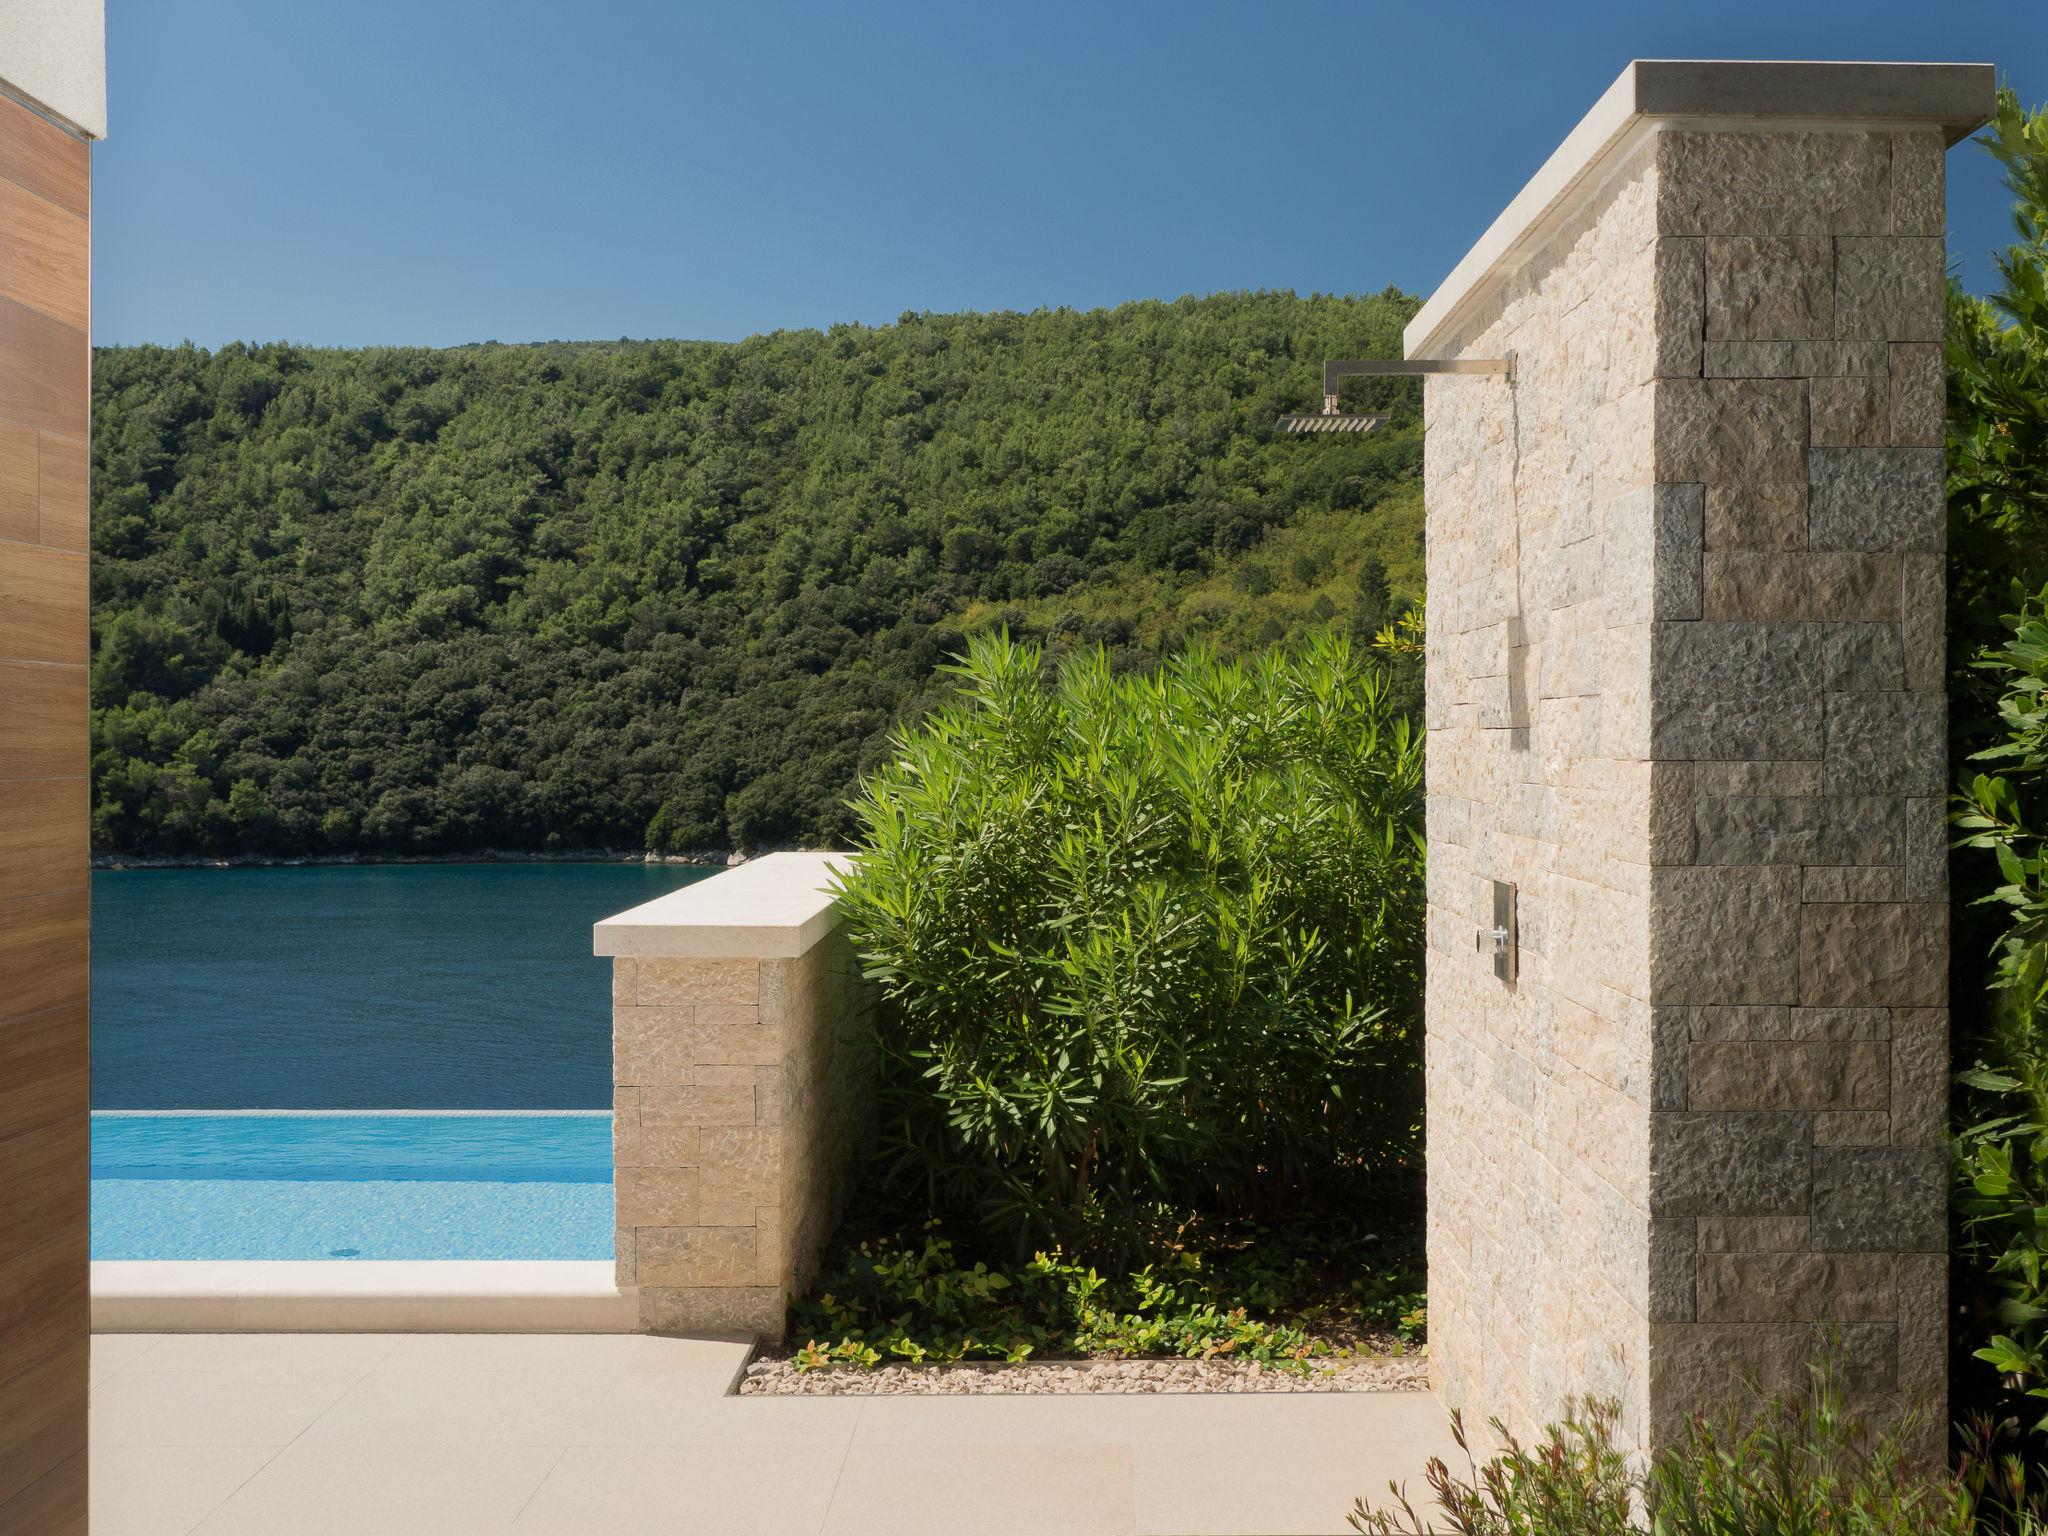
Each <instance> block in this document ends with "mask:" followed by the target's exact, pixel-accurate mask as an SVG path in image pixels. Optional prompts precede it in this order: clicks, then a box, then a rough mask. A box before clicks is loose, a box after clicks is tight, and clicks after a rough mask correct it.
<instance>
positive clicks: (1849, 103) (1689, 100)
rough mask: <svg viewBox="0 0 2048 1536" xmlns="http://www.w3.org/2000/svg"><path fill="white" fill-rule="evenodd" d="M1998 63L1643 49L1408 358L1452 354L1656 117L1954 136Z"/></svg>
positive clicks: (1443, 290) (1987, 104) (1431, 314)
mask: <svg viewBox="0 0 2048 1536" xmlns="http://www.w3.org/2000/svg"><path fill="white" fill-rule="evenodd" d="M1997 87H1998V71H1997V67H1996V66H1995V65H1991V64H1878V63H1826V62H1807V61H1772V60H1760V59H1636V60H1634V61H1633V62H1632V63H1630V65H1629V66H1628V68H1626V69H1624V70H1623V71H1622V72H1621V77H1620V78H1619V79H1617V80H1616V81H1615V82H1614V84H1613V85H1611V86H1609V87H1608V88H1607V91H1606V93H1605V94H1604V95H1602V96H1601V98H1600V99H1599V100H1598V101H1597V102H1595V103H1594V104H1593V109H1592V111H1590V112H1588V113H1587V114H1586V115H1585V116H1584V117H1583V118H1581V119H1580V120H1579V125H1578V126H1577V127H1576V128H1574V129H1573V130H1572V131H1571V132H1570V133H1569V134H1567V135H1566V136H1565V141H1564V142H1563V143H1562V144H1560V145H1559V146H1558V147H1557V149H1556V150H1555V151H1554V152H1553V153H1552V154H1551V156H1550V158H1549V159H1548V160H1546V161H1544V162H1543V165H1542V168H1541V169H1540V170H1538V171H1537V172H1536V174H1535V175H1534V176H1532V177H1530V178H1529V182H1528V185H1526V186H1524V187H1523V188H1522V190H1521V191H1520V192H1518V193H1517V194H1515V198H1514V201H1512V202H1511V203H1509V204H1508V205H1507V207H1506V208H1505V209H1503V210H1502V211H1501V215H1500V217H1499V218H1497V219H1495V220H1494V221H1493V223H1492V224H1491V225H1490V226H1489V227H1488V228H1487V231H1486V233H1485V234H1483V235H1481V236H1480V237H1479V241H1478V243H1477V244H1475V245H1474V246H1473V247H1472V249H1471V250H1469V251H1467V252H1466V253H1465V255H1464V258H1463V259H1462V260H1461V261H1459V263H1458V264H1457V265H1456V266H1455V267H1453V268H1452V269H1451V274H1450V276H1449V277H1447V278H1445V279H1444V280H1443V282H1442V284H1441V285H1439V286H1438V288H1437V290H1436V292H1435V293H1433V294H1431V295H1430V296H1429V302H1428V303H1426V304H1424V305H1423V306H1422V308H1421V309H1420V310H1418V311H1417V312H1416V315H1415V318H1414V319H1413V320H1411V321H1409V322H1408V327H1407V329H1406V330H1405V331H1404V332H1403V333H1402V338H1401V339H1402V343H1403V348H1404V351H1405V352H1406V354H1407V356H1409V357H1411V358H1422V357H1436V356H1440V355H1447V354H1446V353H1445V352H1444V351H1442V350H1440V349H1442V348H1443V346H1444V343H1445V342H1446V340H1447V339H1448V338H1449V337H1450V335H1451V333H1452V331H1453V328H1454V324H1455V322H1456V321H1457V320H1458V318H1459V317H1460V315H1461V314H1462V313H1463V312H1464V311H1465V310H1466V309H1467V308H1469V307H1470V306H1471V305H1473V304H1475V303H1477V302H1478V301H1480V300H1481V299H1483V298H1485V297H1486V296H1487V295H1488V294H1489V293H1490V292H1491V291H1492V290H1493V289H1494V288H1495V287H1496V286H1497V285H1498V284H1499V283H1501V282H1503V281H1505V280H1506V279H1507V278H1509V277H1511V276H1512V275H1513V274H1514V273H1515V272H1516V271H1517V270H1519V269H1520V267H1521V265H1522V263H1523V262H1524V261H1525V260H1527V259H1528V257H1529V256H1530V255H1532V254H1533V253H1534V252H1535V251H1536V250H1537V249H1538V248H1539V247H1540V246H1541V245H1542V243H1543V240H1544V239H1545V237H1546V236H1547V235H1548V234H1549V233H1550V231H1552V230H1554V229H1555V228H1557V226H1558V225H1559V224H1560V223H1562V222H1563V220H1565V219H1566V218H1568V217H1570V215H1571V214H1572V212H1573V211H1574V210H1575V209H1577V208H1578V207H1579V206H1581V204H1582V203H1583V202H1584V201H1585V199H1587V198H1589V197H1590V196H1592V194H1593V193H1594V192H1595V191H1596V190H1597V189H1598V188H1599V186H1600V185H1601V182H1602V180H1603V176H1602V172H1603V170H1605V169H1606V168H1608V167H1610V166H1612V165H1615V164H1618V163H1619V160H1620V157H1621V155H1622V154H1623V153H1625V152H1626V151H1627V150H1628V149H1631V148H1633V147H1634V145H1635V144H1636V143H1637V142H1638V141H1639V140H1640V138H1641V137H1642V136H1643V134H1644V133H1645V132H1646V131H1648V130H1652V129H1654V128H1655V127H1656V126H1658V125H1660V124H1698V125H1699V126H1702V127H1732V126H1736V125H1738V124H1740V123H1742V122H1754V123H1767V124H1771V125H1774V126H1777V125H1782V126H1786V127H1794V126H1799V125H1801V124H1811V125H1823V124H1824V125H1828V126H1832V127H1863V128H1902V127H1915V126H1918V127H1930V126H1931V127H1938V128H1940V129H1941V130H1942V132H1943V134H1944V135H1945V136H1946V138H1947V141H1948V142H1949V143H1950V144H1954V143H1956V142H1957V141H1958V140H1960V139H1963V138H1965V137H1967V136H1968V135H1970V134H1971V133H1974V132H1975V131H1976V130H1977V129H1978V128H1979V127H1980V126H1981V125H1982V124H1983V123H1984V122H1985V121H1986V120H1988V119H1989V118H1990V116H1991V112H1992V106H1993V103H1994V100H1995V98H1996V93H1997Z"/></svg>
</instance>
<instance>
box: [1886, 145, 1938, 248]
mask: <svg viewBox="0 0 2048 1536" xmlns="http://www.w3.org/2000/svg"><path fill="white" fill-rule="evenodd" d="M1891 140H1892V233H1893V234H1895V235H1941V234H1943V233H1945V232H1946V228H1947V225H1946V220H1945V215H1946V213H1947V206H1946V190H1947V188H1946V177H1945V175H1944V174H1943V173H1944V172H1945V170H1946V169H1947V164H1946V155H1945V151H1946V148H1947V146H1946V145H1945V144H1944V143H1943V142H1942V134H1941V130H1940V129H1938V128H1911V129H1906V130H1904V131H1902V132H1898V133H1894V134H1893V135H1892V136H1891Z"/></svg>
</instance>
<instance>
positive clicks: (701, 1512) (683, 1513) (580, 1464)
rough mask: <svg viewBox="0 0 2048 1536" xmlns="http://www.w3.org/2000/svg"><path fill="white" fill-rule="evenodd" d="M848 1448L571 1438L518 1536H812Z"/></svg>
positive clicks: (529, 1507)
mask: <svg viewBox="0 0 2048 1536" xmlns="http://www.w3.org/2000/svg"><path fill="white" fill-rule="evenodd" d="M844 1459H845V1453H844V1452H843V1451H840V1450H837V1449H834V1448H830V1447H825V1448H813V1449H797V1448H791V1447H787V1446H718V1447H712V1446H689V1447H677V1446H660V1447H646V1446H642V1447H628V1446H573V1447H571V1448H570V1449H569V1450H568V1451H566V1452H564V1453H563V1456H562V1459H561V1460H560V1461H559V1462H557V1463H556V1464H555V1468H554V1470H553V1471H552V1472H550V1473H549V1474H548V1475H547V1478H546V1480H545V1481H543V1482H542V1483H541V1485H540V1488H539V1491H537V1492H536V1493H535V1494H534V1496H533V1498H532V1500H531V1501H530V1502H529V1503H528V1504H527V1506H526V1508H525V1510H524V1511H523V1512H522V1513H521V1514H520V1516H519V1521H518V1524H516V1525H515V1526H514V1527H513V1530H514V1531H516V1532H519V1533H521V1536H661V1533H665V1532H675V1533H678V1536H680V1533H684V1532H688V1533H691V1536H696V1533H700V1532H701V1533H703V1536H755V1533H759V1536H813V1533H815V1532H816V1531H817V1529H818V1527H819V1526H820V1525H821V1524H822V1523H823V1521H824V1518H825V1506H826V1503H827V1502H828V1501H829V1500H830V1499H831V1497H832V1488H833V1484H834V1483H835V1482H836V1481H837V1479H838V1476H839V1466H840V1463H841V1461H843V1460H844Z"/></svg>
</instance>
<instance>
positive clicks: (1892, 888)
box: [1799, 818, 1906, 902]
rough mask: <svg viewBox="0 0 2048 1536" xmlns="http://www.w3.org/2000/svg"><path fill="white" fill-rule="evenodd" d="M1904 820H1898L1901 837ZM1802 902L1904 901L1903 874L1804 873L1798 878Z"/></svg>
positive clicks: (1863, 870)
mask: <svg viewBox="0 0 2048 1536" xmlns="http://www.w3.org/2000/svg"><path fill="white" fill-rule="evenodd" d="M1904 825H1905V823H1904V819H1903V818H1901V819H1900V831H1901V835H1902V837H1903V833H1904ZM1799 899H1800V900H1801V901H1802V902H1808V901H1811V902H1833V901H1904V900H1905V899H1906V872H1905V871H1904V870H1903V869H1899V868H1882V867H1877V868H1869V867H1863V866H1853V865H1850V866H1834V867H1823V868H1812V869H1804V870H1801V871H1800V875H1799Z"/></svg>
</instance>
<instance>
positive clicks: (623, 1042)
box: [612, 1005, 696, 1087]
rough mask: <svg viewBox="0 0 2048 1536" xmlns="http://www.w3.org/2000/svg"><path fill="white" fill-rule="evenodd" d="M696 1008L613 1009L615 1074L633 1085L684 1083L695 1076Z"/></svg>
mask: <svg viewBox="0 0 2048 1536" xmlns="http://www.w3.org/2000/svg"><path fill="white" fill-rule="evenodd" d="M695 1033H696V1010H695V1009H693V1008H691V1007H688V1006H687V1005H686V1006H683V1007H680V1008H640V1007H632V1008H624V1007H622V1008H616V1009H614V1010H613V1012H612V1077H613V1080H614V1082H616V1083H623V1084H626V1085H628V1086H632V1087H658V1086H670V1087H676V1086H682V1085H685V1084H688V1083H690V1082H691V1081H693V1080H694V1077H695V1073H696V1058H695V1055H694V1040H695Z"/></svg>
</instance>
